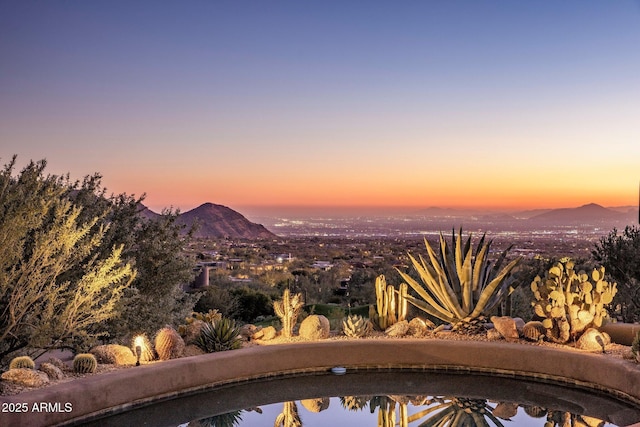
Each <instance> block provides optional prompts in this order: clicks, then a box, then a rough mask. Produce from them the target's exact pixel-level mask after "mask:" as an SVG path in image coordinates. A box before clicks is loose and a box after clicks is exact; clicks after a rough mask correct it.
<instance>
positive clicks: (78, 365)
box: [73, 353, 98, 374]
mask: <svg viewBox="0 0 640 427" xmlns="http://www.w3.org/2000/svg"><path fill="white" fill-rule="evenodd" d="M97 367H98V361H97V360H96V357H95V356H94V355H93V354H91V353H80V354H77V355H76V357H74V358H73V371H74V372H77V373H80V374H92V373H94V372H95V371H96V368H97Z"/></svg>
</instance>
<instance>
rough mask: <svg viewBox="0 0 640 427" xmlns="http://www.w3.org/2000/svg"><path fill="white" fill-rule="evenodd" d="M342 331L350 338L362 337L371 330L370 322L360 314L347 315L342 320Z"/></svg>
mask: <svg viewBox="0 0 640 427" xmlns="http://www.w3.org/2000/svg"><path fill="white" fill-rule="evenodd" d="M342 332H344V334H345V335H346V336H348V337H351V338H362V337H364V336H366V335H367V334H369V332H371V322H369V319H365V318H364V317H362V316H357V315H349V316H347V317H345V318H344V319H343V320H342Z"/></svg>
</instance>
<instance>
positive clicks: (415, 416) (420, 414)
mask: <svg viewBox="0 0 640 427" xmlns="http://www.w3.org/2000/svg"><path fill="white" fill-rule="evenodd" d="M448 406H449V404H448V403H440V404H438V405H435V406H432V407H430V408H427V409H423V410H422V411H420V412H416V413H415V414H412V415H411V416H410V417H409V418H407V422H409V423H412V422H414V421H417V420H419V419H420V418H422V417H424V416H425V415H429V414H430V413H432V412H435V411H437V410H439V409H442V408H446V407H448Z"/></svg>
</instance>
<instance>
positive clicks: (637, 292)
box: [592, 226, 640, 322]
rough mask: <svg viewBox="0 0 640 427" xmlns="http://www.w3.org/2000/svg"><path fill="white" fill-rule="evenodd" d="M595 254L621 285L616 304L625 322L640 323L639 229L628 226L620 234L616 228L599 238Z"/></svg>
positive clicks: (596, 258) (593, 253)
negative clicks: (639, 321)
mask: <svg viewBox="0 0 640 427" xmlns="http://www.w3.org/2000/svg"><path fill="white" fill-rule="evenodd" d="M592 255H593V258H594V259H595V260H596V261H597V262H598V263H601V264H602V266H604V268H605V270H606V272H607V274H609V275H610V276H611V277H612V278H613V280H615V281H616V282H618V293H617V294H616V296H615V298H614V304H615V305H616V306H619V307H620V314H621V316H622V320H623V321H625V322H635V321H638V320H640V228H639V227H635V226H627V227H625V229H624V231H623V232H622V233H621V234H618V230H617V229H615V228H614V229H613V231H611V232H610V233H609V234H607V235H606V236H603V237H601V238H600V241H599V242H598V243H596V245H595V249H594V250H593V252H592Z"/></svg>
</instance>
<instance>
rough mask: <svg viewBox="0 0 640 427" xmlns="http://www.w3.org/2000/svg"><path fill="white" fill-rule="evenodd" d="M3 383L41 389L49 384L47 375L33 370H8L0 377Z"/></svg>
mask: <svg viewBox="0 0 640 427" xmlns="http://www.w3.org/2000/svg"><path fill="white" fill-rule="evenodd" d="M0 377H1V378H2V379H3V380H4V381H10V382H12V383H15V384H19V385H21V386H25V387H41V386H43V385H45V384H49V377H48V376H47V374H45V373H44V372H41V371H36V370H34V369H26V368H17V369H9V370H8V371H7V372H4V373H3V374H2V376H0Z"/></svg>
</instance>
